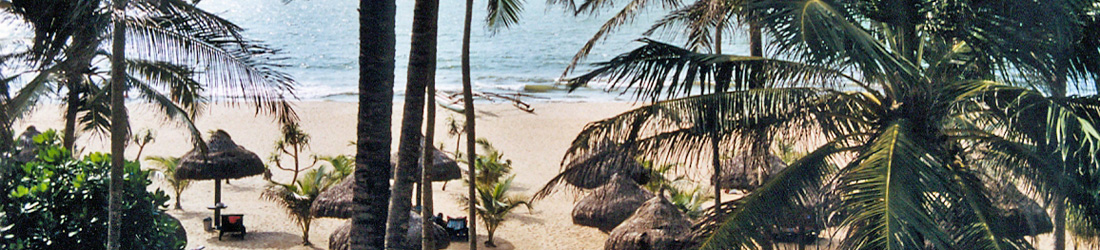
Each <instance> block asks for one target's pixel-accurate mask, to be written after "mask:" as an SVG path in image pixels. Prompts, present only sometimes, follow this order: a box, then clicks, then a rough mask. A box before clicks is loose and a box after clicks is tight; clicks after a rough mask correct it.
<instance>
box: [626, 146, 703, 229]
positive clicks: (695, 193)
mask: <svg viewBox="0 0 1100 250" xmlns="http://www.w3.org/2000/svg"><path fill="white" fill-rule="evenodd" d="M639 163H641V164H642V167H643V168H645V169H646V170H649V177H650V178H649V182H646V183H645V185H642V188H645V189H646V190H649V191H650V192H653V193H655V194H656V193H660V192H661V189H665V190H668V192H669V195H670V196H671V198H670V199H669V200H668V201H669V202H672V204H673V205H675V206H676V208H677V209H680V211H681V212H684V215H686V216H688V218H691V219H697V218H699V217H700V216H702V215H703V203H705V202H707V201H710V200H713V199H714V195H712V194H711V193H710V189H708V188H707V187H706V186H701V185H696V184H695V183H694V181H692V180H691V179H688V178H687V177H685V176H683V175H679V176H676V178H671V179H670V178H669V175H671V174H672V173H671V171H672V169H673V168H676V166H677V164H664V165H660V166H656V165H655V164H654V163H653V161H650V160H640V161H639Z"/></svg>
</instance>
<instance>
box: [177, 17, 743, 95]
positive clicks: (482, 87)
mask: <svg viewBox="0 0 1100 250" xmlns="http://www.w3.org/2000/svg"><path fill="white" fill-rule="evenodd" d="M413 2H414V1H413V0H397V29H396V33H397V57H396V59H397V60H396V66H397V67H396V70H395V72H394V74H395V78H396V83H395V91H396V93H397V95H398V98H400V96H401V95H402V94H403V93H404V89H405V82H406V81H405V79H406V70H407V69H406V65H407V64H408V58H409V37H410V32H411V26H412V10H413V9H412V8H413ZM619 4H622V3H619ZM485 5H486V3H485V1H481V0H479V1H475V3H474V24H473V27H474V28H473V34H472V38H471V40H472V41H471V49H470V50H471V64H472V78H473V81H474V87H475V89H477V90H479V91H488V92H502V93H509V92H510V93H515V92H517V91H522V90H523V88H524V86H526V85H554V84H555V82H556V80H557V79H559V78H560V76H561V74H562V71H563V70H564V69H565V67H566V65H568V63H569V61H570V60H571V59H572V57H573V55H574V54H575V53H576V52H577V50H578V49H580V48H581V46H582V45H584V43H585V42H586V41H587V40H588V39H589V38H590V37H591V36H592V35H593V34H595V32H596V30H598V29H599V27H600V26H601V25H603V23H604V22H605V21H606V20H607V19H608V17H610V14H611V13H613V12H617V11H618V10H619V9H620V8H621V6H615V7H614V8H608V9H605V11H604V12H606V13H603V14H600V15H587V14H582V15H581V16H574V15H573V14H572V13H569V12H566V11H565V10H564V8H563V7H562V6H558V5H548V4H547V3H546V2H544V1H543V0H529V1H527V2H525V8H524V9H525V10H524V12H523V16H522V19H521V21H520V23H519V25H517V26H513V27H512V28H510V29H502V30H499V31H497V32H496V33H493V32H491V31H490V30H489V29H488V28H486V27H485V22H484V20H483V19H484V17H485ZM199 7H201V8H203V9H206V10H208V11H211V12H213V13H216V14H219V15H220V16H222V17H224V18H226V19H229V20H230V21H233V22H235V23H237V24H238V25H240V26H242V27H244V28H246V29H247V31H246V34H247V35H248V36H249V37H250V38H253V39H258V40H262V41H264V42H266V43H267V44H269V45H272V46H273V47H275V48H278V49H281V50H282V51H283V52H284V56H286V57H288V59H287V61H285V62H283V63H285V64H288V65H289V67H288V68H287V69H286V71H287V72H288V73H290V74H291V75H293V76H294V78H295V79H297V80H298V82H299V83H300V86H299V88H298V96H299V97H300V98H301V99H303V100H335V101H355V100H356V98H355V92H356V91H357V87H356V86H357V81H358V72H357V67H358V65H357V62H358V58H357V55H358V54H357V53H358V48H359V46H358V36H359V35H358V13H357V12H356V8H357V7H358V1H349V0H294V1H291V2H290V3H287V4H283V3H282V2H281V1H279V0H231V1H230V0H205V1H202V2H201V3H200V4H199ZM464 7H465V1H456V0H443V1H440V7H439V12H440V13H439V48H438V70H437V75H436V82H437V86H438V88H439V89H440V90H451V91H459V90H461V87H462V83H461V72H460V67H459V50H460V48H461V38H462V21H463V11H464ZM653 7H657V8H650V9H649V10H648V11H646V12H644V13H643V14H642V15H640V16H638V18H636V19H635V20H634V22H633V24H630V25H625V26H623V27H622V28H621V29H619V30H617V31H616V32H614V33H612V34H611V35H609V36H607V37H606V40H604V41H603V42H602V43H600V44H599V45H598V46H597V47H596V48H595V49H594V50H593V51H592V53H591V54H590V56H589V57H588V60H586V61H585V63H593V62H600V61H606V60H608V59H610V58H612V57H614V56H615V55H618V54H621V53H624V52H627V51H629V50H631V49H633V48H636V47H638V46H640V45H641V43H638V42H635V41H634V40H635V39H638V38H641V37H642V33H643V32H644V31H645V30H647V29H648V28H649V27H650V25H652V24H653V23H654V21H656V20H657V19H659V18H661V17H662V16H663V15H664V14H665V13H667V12H668V11H667V10H662V9H660V8H659V7H658V6H653ZM663 40H668V39H663ZM731 40H734V39H731ZM735 41H743V39H736V40H735ZM744 47H745V46H737V45H736V44H734V45H727V48H729V49H727V50H731V51H729V52H727V53H730V52H733V53H744V52H741V51H738V49H742V48H744ZM589 68H590V67H580V68H579V69H578V70H577V71H576V72H575V73H573V74H571V75H570V76H576V75H578V74H581V73H583V72H587V71H586V69H589ZM621 92H622V91H617V92H611V93H608V92H606V91H605V90H604V89H603V86H591V88H585V89H580V90H578V91H575V92H573V93H567V92H565V91H562V90H558V91H550V92H541V93H530V94H532V95H535V96H537V97H538V98H527V99H528V100H529V101H533V102H545V101H550V102H577V101H625V100H630V97H629V96H628V95H622V96H621V95H619V93H621ZM543 98H545V99H543Z"/></svg>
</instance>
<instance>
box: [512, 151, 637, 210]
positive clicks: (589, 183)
mask: <svg viewBox="0 0 1100 250" xmlns="http://www.w3.org/2000/svg"><path fill="white" fill-rule="evenodd" d="M566 159H568V161H567V163H565V164H563V166H562V170H561V173H559V174H558V175H557V176H555V177H554V178H552V179H550V181H549V182H547V183H546V185H545V186H543V187H542V189H540V190H539V191H538V192H536V193H535V195H534V196H533V197H532V198H533V199H535V200H538V199H542V198H545V197H546V196H548V195H550V193H552V192H553V191H554V188H555V187H557V185H559V184H562V183H563V182H564V184H567V186H569V187H572V188H575V189H594V188H598V187H600V186H603V185H604V184H606V183H608V182H609V181H611V177H612V176H614V175H620V176H624V177H627V178H628V179H631V180H633V181H634V182H635V183H638V184H645V183H647V182H649V179H650V170H648V169H646V168H645V167H643V166H642V165H641V164H639V163H638V161H637V160H636V159H635V158H634V156H633V155H632V154H629V153H627V152H623V151H622V149H621V147H620V146H619V144H616V143H612V142H602V143H600V144H598V145H597V146H595V147H593V148H592V149H591V150H586V151H584V153H582V154H579V155H567V156H566ZM563 162H564V161H563Z"/></svg>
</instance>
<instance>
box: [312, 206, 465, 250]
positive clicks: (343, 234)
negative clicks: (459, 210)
mask: <svg viewBox="0 0 1100 250" xmlns="http://www.w3.org/2000/svg"><path fill="white" fill-rule="evenodd" d="M421 225H422V224H421V222H420V215H419V214H417V213H409V230H408V231H407V234H406V235H405V238H406V239H409V241H408V242H406V244H405V245H404V246H401V247H400V248H401V249H421V245H420V232H421V231H422V230H421V228H422V227H421ZM431 225H432V230H431V237H432V238H434V239H435V249H444V248H447V246H448V245H450V244H451V240H450V238H449V236H447V231H446V230H443V227H441V226H439V225H436V224H435V223H431ZM350 243H351V220H348V221H346V222H344V225H342V226H340V227H339V228H336V231H335V232H332V235H330V236H329V238H328V248H329V249H330V250H347V249H350Z"/></svg>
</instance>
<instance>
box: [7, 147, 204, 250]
mask: <svg viewBox="0 0 1100 250" xmlns="http://www.w3.org/2000/svg"><path fill="white" fill-rule="evenodd" d="M60 140H61V138H60V135H58V133H57V132H56V131H54V130H47V131H46V132H44V133H42V134H41V135H39V136H36V137H35V143H36V144H37V145H38V147H39V151H38V155H37V157H36V158H35V160H33V161H31V162H28V163H26V164H23V165H11V164H12V163H11V162H8V161H5V162H4V163H2V164H3V166H0V167H3V168H4V169H9V171H5V172H3V173H2V174H3V176H0V248H3V249H102V248H104V247H105V246H106V245H107V242H106V239H107V237H106V236H107V221H108V219H107V217H108V211H107V199H108V181H109V178H108V170H109V168H110V159H111V156H110V155H108V154H103V153H91V154H88V155H86V156H84V157H83V158H82V159H73V156H72V155H71V153H70V152H69V150H67V149H65V148H64V147H62V145H61V144H60ZM149 174H150V172H149V171H143V170H141V168H140V166H139V165H138V163H136V162H127V164H126V166H125V169H124V178H123V182H122V183H123V185H121V186H120V189H121V190H122V194H123V197H122V198H123V199H124V200H126V202H125V203H123V206H122V207H121V209H120V211H121V215H122V221H123V223H121V225H120V226H121V230H123V231H124V232H127V233H126V234H125V235H122V240H121V243H122V245H121V248H122V249H183V247H184V246H185V245H186V243H187V238H186V236H185V235H184V234H180V233H181V232H180V231H178V230H182V229H183V228H182V225H180V224H179V221H178V220H176V219H174V218H172V217H171V216H169V215H168V214H166V213H165V212H164V211H163V209H165V208H166V207H167V204H166V203H167V202H168V196H167V195H165V193H164V192H163V191H161V190H156V191H149V189H147V188H148V186H149V184H150V183H151V182H150V181H149V179H148V177H149Z"/></svg>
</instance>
